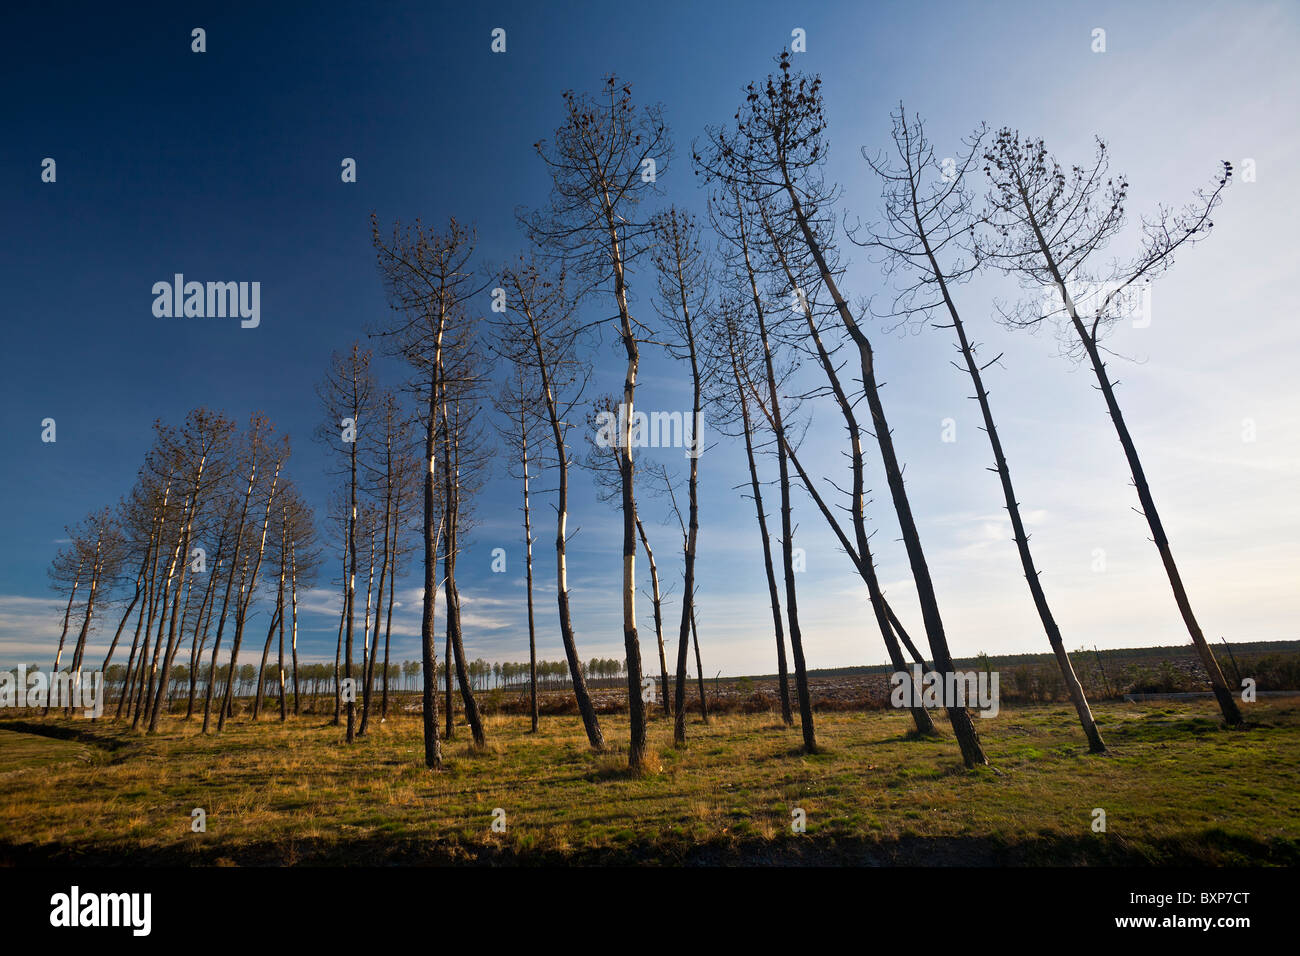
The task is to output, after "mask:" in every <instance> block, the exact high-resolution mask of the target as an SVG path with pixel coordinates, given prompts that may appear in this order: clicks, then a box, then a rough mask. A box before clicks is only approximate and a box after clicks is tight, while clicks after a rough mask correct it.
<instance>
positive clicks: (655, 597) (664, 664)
mask: <svg viewBox="0 0 1300 956" xmlns="http://www.w3.org/2000/svg"><path fill="white" fill-rule="evenodd" d="M636 530H637V534H639V535H640V536H641V547H642V548H644V549H645V560H646V564H648V565H650V592H651V594H650V597H651V603H652V605H653V607H654V615H655V638H656V639H657V640H658V642H659V694H660V696H661V697H662V698H663V705H664V716H665V717H671V716H672V713H673V703H672V701H673V695H672V694H671V693H669V692H668V659H667V658H666V657H665V656H664V618H663V597H662V595H661V594H660V593H659V569H658V568H657V567H655V553H654V552H653V551H651V550H650V539H649V538H648V537H646V533H645V525H644V524H642V523H641V516H640V515H639V514H638V515H637V518H636Z"/></svg>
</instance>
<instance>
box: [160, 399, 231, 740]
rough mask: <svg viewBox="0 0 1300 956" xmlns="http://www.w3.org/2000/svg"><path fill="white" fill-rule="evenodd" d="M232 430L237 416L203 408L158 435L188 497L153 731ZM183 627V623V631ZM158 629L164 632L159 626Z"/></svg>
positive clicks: (176, 557)
mask: <svg viewBox="0 0 1300 956" xmlns="http://www.w3.org/2000/svg"><path fill="white" fill-rule="evenodd" d="M234 434H235V423H234V422H233V421H231V420H230V419H228V418H226V417H225V416H224V415H221V414H217V413H213V412H211V411H209V410H208V409H203V408H200V409H196V410H195V411H194V412H191V413H190V415H189V416H188V418H187V419H186V422H185V424H184V426H182V428H181V429H180V431H179V432H171V431H163V432H161V433H160V438H161V439H162V440H163V441H164V442H165V443H167V444H168V445H170V448H169V449H168V452H167V453H168V454H170V455H171V456H173V457H174V458H175V459H176V461H177V467H178V474H180V475H181V481H182V482H183V486H184V487H185V497H184V499H183V502H182V507H181V515H180V523H179V529H178V530H179V534H178V536H177V540H176V551H175V555H174V558H173V562H172V565H173V569H175V568H176V567H177V566H178V567H179V573H178V574H176V573H174V570H173V571H169V573H168V580H171V579H172V578H173V577H175V579H176V597H175V600H174V601H173V604H172V616H171V621H170V624H169V630H168V634H167V645H166V651H165V653H164V654H163V660H162V669H161V672H160V679H159V681H158V689H157V695H156V697H155V699H154V703H153V706H152V708H151V711H150V715H149V733H151V734H152V733H156V732H157V730H158V719H159V715H160V714H161V711H162V707H163V703H164V701H165V699H166V696H165V695H166V689H167V685H168V683H169V680H170V677H171V668H172V663H173V661H174V659H175V656H176V650H177V648H178V647H179V646H180V643H181V640H180V637H181V634H180V632H178V630H177V609H178V608H179V606H180V595H181V590H182V588H183V587H184V586H185V582H186V575H187V574H188V573H189V572H190V571H191V570H194V571H197V570H198V569H199V568H200V567H204V568H205V571H204V572H203V573H206V559H200V558H199V557H198V556H196V555H192V554H191V547H192V544H193V537H194V529H195V527H196V525H199V524H200V523H201V522H202V521H204V520H205V519H204V515H205V514H206V513H207V512H209V511H210V510H211V509H212V508H213V507H214V505H213V498H214V494H219V493H220V490H221V489H223V488H224V486H225V481H226V469H227V468H228V467H229V466H230V463H231V459H232V455H233V451H234V448H233V440H234ZM183 630H184V627H183V626H182V627H181V631H183ZM159 633H160V635H161V629H160V632H159Z"/></svg>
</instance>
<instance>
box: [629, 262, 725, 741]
mask: <svg viewBox="0 0 1300 956" xmlns="http://www.w3.org/2000/svg"><path fill="white" fill-rule="evenodd" d="M678 278H679V283H678V288H679V289H680V290H681V300H682V316H683V321H684V322H685V326H686V349H687V355H688V357H689V358H690V363H691V394H692V403H691V429H692V434H691V438H692V440H693V441H694V443H695V448H694V449H692V451H693V452H694V453H693V454H691V456H690V460H691V466H690V477H689V478H688V480H687V495H688V499H687V500H688V504H687V514H688V519H687V520H688V523H687V529H686V555H685V564H686V568H685V575H684V577H685V583H684V585H683V591H682V621H681V625H680V627H679V628H678V633H677V712H676V714H675V715H674V719H673V742H674V743H675V744H676V745H677V746H679V747H680V746H682V745H684V744H685V743H686V650H687V645H688V643H689V641H690V637H691V632H692V631H693V630H694V627H695V551H696V547H697V543H698V540H699V534H700V498H699V485H700V455H699V453H700V451H701V448H700V390H701V386H700V366H699V362H698V360H697V358H696V354H695V332H694V330H693V329H692V328H691V314H690V311H689V310H688V309H687V306H686V291H685V285H684V284H683V283H681V282H680V274H679V276H678ZM631 414H632V406H631V403H630V402H629V404H628V416H629V419H630V417H631ZM631 452H632V449H631V448H629V449H628V461H629V463H630V462H631ZM699 659H700V645H699V638H698V637H697V638H696V640H695V661H696V663H697V664H698V663H699ZM700 711H701V713H702V714H703V716H704V723H706V724H707V723H708V722H709V711H708V707H707V705H706V704H705V702H704V675H703V672H701V674H700Z"/></svg>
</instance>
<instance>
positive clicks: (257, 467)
mask: <svg viewBox="0 0 1300 956" xmlns="http://www.w3.org/2000/svg"><path fill="white" fill-rule="evenodd" d="M270 429H271V424H270V422H269V421H268V420H267V419H266V417H265V416H263V415H254V416H253V417H252V419H251V420H250V421H249V427H248V430H247V432H245V433H243V434H242V435H240V436H238V437H237V439H236V447H235V449H234V452H233V458H234V461H233V462H232V465H231V467H230V470H229V475H228V478H227V482H228V483H229V487H228V488H227V489H225V491H224V492H223V494H224V495H225V496H226V497H227V498H228V500H229V504H228V505H227V508H228V509H229V510H230V511H231V512H232V514H235V515H236V516H235V517H233V519H231V520H232V521H233V527H234V534H233V535H232V536H231V540H230V550H229V556H228V557H227V559H226V563H227V567H226V574H225V583H224V585H222V586H221V587H222V598H221V612H220V614H219V615H218V616H217V633H216V635H215V636H214V637H213V639H212V657H211V664H210V673H209V676H208V685H207V688H206V689H205V690H204V698H203V733H205V734H206V733H208V732H209V729H210V727H211V723H212V700H213V696H214V694H215V689H216V685H217V678H218V674H219V672H218V669H217V659H218V655H219V654H220V653H221V639H222V636H223V635H224V633H225V630H226V620H227V618H228V615H229V611H230V605H231V598H232V596H234V587H235V581H236V579H237V578H239V576H240V574H241V572H242V571H243V569H244V568H245V558H246V556H247V551H248V539H249V538H250V537H251V535H252V521H253V520H254V513H253V505H254V494H255V493H256V492H257V490H258V482H259V478H260V477H261V469H263V468H264V467H265V462H264V458H265V457H266V455H267V442H268V436H269V433H270ZM236 603H238V599H237V598H236ZM146 644H147V638H146ZM234 678H235V674H234V667H233V665H232V666H231V667H230V673H229V674H228V675H227V677H226V685H227V687H229V685H230V684H231V683H232V682H233V680H234ZM220 706H221V708H222V713H224V712H225V711H226V710H227V709H228V704H227V703H226V697H225V696H223V697H222V701H221V704H220ZM218 723H219V724H220V723H221V720H220V718H219V719H218Z"/></svg>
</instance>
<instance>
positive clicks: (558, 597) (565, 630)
mask: <svg viewBox="0 0 1300 956" xmlns="http://www.w3.org/2000/svg"><path fill="white" fill-rule="evenodd" d="M528 323H529V329H530V331H531V332H532V339H533V350H534V352H535V353H536V355H537V365H538V370H539V372H540V373H541V376H542V394H543V396H544V397H545V400H546V414H547V418H548V419H549V420H550V423H551V437H552V438H553V440H554V442H555V461H556V467H557V469H558V472H559V489H558V491H557V492H556V502H555V601H556V605H557V606H558V609H559V615H560V640H561V642H562V643H563V644H564V657H565V660H567V661H568V664H569V674H570V676H571V677H572V678H573V696H574V699H575V700H576V701H577V703H578V713H579V714H581V715H582V725H583V728H584V729H585V730H586V732H587V741H588V743H590V744H591V748H592V749H593V750H597V751H601V750H604V749H605V736H604V734H603V733H601V730H600V721H599V720H598V719H597V717H596V708H595V706H594V705H593V704H592V702H591V695H590V694H589V693H588V692H587V682H586V680H585V679H584V678H583V675H582V661H581V660H580V659H579V657H578V642H577V638H576V637H575V636H574V633H573V618H572V616H571V614H570V609H569V570H568V556H567V548H568V532H567V529H566V526H567V523H568V520H569V458H568V450H567V448H566V447H565V443H564V430H563V428H562V427H561V425H560V413H559V408H558V405H557V401H556V397H555V390H554V388H553V387H552V385H551V375H550V370H549V368H548V366H547V364H546V358H545V350H544V349H543V347H542V338H541V332H540V330H539V329H538V327H537V321H536V319H535V318H534V317H533V316H532V315H531V314H528ZM624 620H626V616H625V618H624ZM635 696H636V699H637V700H640V699H641V698H640V689H639V688H638V690H637V693H636V695H635Z"/></svg>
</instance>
